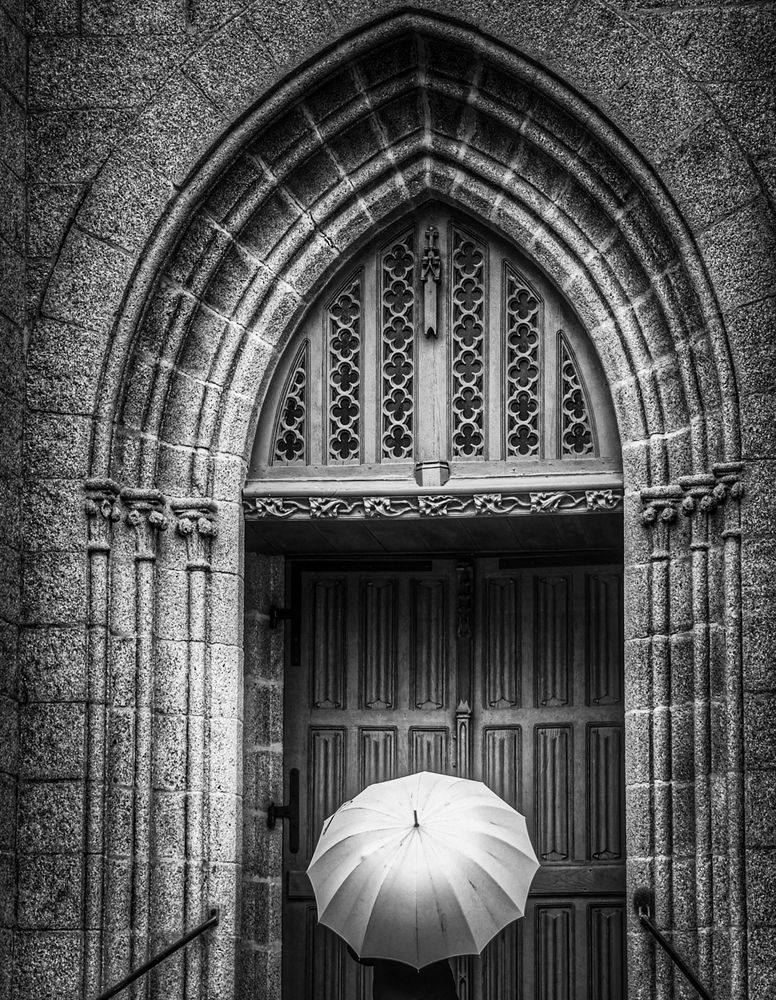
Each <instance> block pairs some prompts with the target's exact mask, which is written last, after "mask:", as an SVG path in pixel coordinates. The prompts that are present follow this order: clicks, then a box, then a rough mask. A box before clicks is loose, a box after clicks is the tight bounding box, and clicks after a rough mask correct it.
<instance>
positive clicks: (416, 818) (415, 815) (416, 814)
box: [412, 809, 420, 826]
mask: <svg viewBox="0 0 776 1000" xmlns="http://www.w3.org/2000/svg"><path fill="white" fill-rule="evenodd" d="M412 815H413V816H414V817H415V826H420V823H418V810H417V809H413V810H412Z"/></svg>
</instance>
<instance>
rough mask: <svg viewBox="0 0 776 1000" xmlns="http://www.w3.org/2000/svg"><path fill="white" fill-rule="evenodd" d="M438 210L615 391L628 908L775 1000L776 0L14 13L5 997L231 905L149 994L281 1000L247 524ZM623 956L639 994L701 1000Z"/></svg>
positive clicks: (83, 999) (8, 20) (728, 981)
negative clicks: (275, 406) (299, 372)
mask: <svg viewBox="0 0 776 1000" xmlns="http://www.w3.org/2000/svg"><path fill="white" fill-rule="evenodd" d="M397 39H399V42H398V43H397V41H396V40H397ZM374 52H379V53H380V57H379V58H374ZM418 66H421V67H422V72H420V71H419V69H418ZM515 66H518V68H517V69H515V68H514V67H515ZM526 66H528V67H531V69H530V72H529V71H527V70H526V69H525V67H526ZM510 67H511V68H510ZM418 80H421V81H422V85H421V83H418V82H417V81H418ZM537 136H541V137H543V138H541V139H539V138H536V137H537ZM542 143H544V145H542ZM464 148H465V149H466V152H467V156H466V158H464V157H461V162H460V163H458V164H457V165H455V166H453V167H451V166H450V163H451V162H453V163H455V156H456V155H458V154H457V152H456V151H457V150H461V149H464ZM464 159H465V160H466V163H465V164H464V162H463V161H464ZM458 167H460V170H461V172H460V173H458V172H457V170H458ZM464 168H465V170H466V171H468V172H467V173H464V172H463V171H464ZM510 178H511V180H510ZM518 181H519V183H518ZM427 184H433V186H434V190H435V192H436V193H438V194H439V193H441V194H442V195H443V196H445V197H447V198H449V199H450V200H453V201H458V202H460V203H461V204H463V205H465V206H466V208H467V210H469V211H471V212H473V213H475V214H476V213H480V214H482V215H483V216H484V217H487V218H488V219H489V221H490V224H493V225H498V226H499V227H500V228H501V230H502V231H503V232H504V234H505V235H506V236H507V237H509V238H510V239H514V240H516V241H517V242H518V243H521V244H525V245H527V244H528V243H529V241H530V242H531V245H530V248H529V253H531V254H532V255H533V256H534V257H535V259H536V260H537V262H538V263H539V265H540V266H541V267H543V268H544V269H545V270H546V271H547V273H548V274H550V275H551V276H552V278H553V280H555V281H556V282H557V283H558V284H559V285H560V286H561V287H562V288H563V291H564V293H565V294H567V295H568V296H569V298H571V299H572V301H573V304H574V307H575V308H576V310H577V312H578V314H579V315H580V317H581V318H582V320H583V322H584V323H585V325H586V326H587V327H588V330H589V332H590V334H591V337H592V338H593V340H594V342H595V344H596V347H597V349H598V351H599V354H600V355H601V358H602V363H603V364H604V367H605V368H606V370H607V372H608V373H612V375H611V381H612V396H613V399H614V402H615V408H616V410H617V414H618V420H619V421H620V431H621V437H622V440H623V443H624V447H623V463H624V468H625V481H626V492H627V496H626V513H625V560H626V607H627V612H626V630H625V635H626V662H627V664H628V667H627V672H626V690H627V699H628V701H627V705H626V713H627V715H626V727H627V738H626V745H627V748H628V749H627V755H628V757H627V765H626V770H627V774H626V782H627V785H628V788H627V799H626V801H627V802H628V804H629V805H628V808H629V810H630V811H629V817H628V843H629V852H630V855H631V859H632V861H631V867H630V869H629V873H630V874H629V878H630V880H631V881H630V883H629V885H630V887H631V888H633V887H635V885H637V884H639V883H640V882H642V881H645V880H646V881H648V882H649V884H651V885H652V886H654V887H656V888H657V889H658V890H660V891H662V890H665V894H664V897H663V902H661V903H660V905H659V907H658V917H659V919H660V920H661V921H662V922H663V923H664V926H665V927H666V928H667V929H668V930H669V931H670V932H672V933H674V932H675V933H676V935H677V937H676V940H677V941H678V942H681V944H682V947H683V948H685V949H686V951H687V953H688V954H689V955H690V957H691V958H692V960H693V961H694V962H696V963H697V964H698V966H699V967H700V968H701V969H702V970H703V972H704V974H705V975H706V976H707V977H709V979H710V981H711V979H713V981H714V983H715V985H716V987H717V988H718V989H719V991H720V992H719V994H718V995H720V996H722V995H726V994H727V995H735V996H737V997H740V998H742V1000H766V998H768V997H772V996H774V995H776V963H774V959H773V955H774V952H775V950H776V916H775V915H774V912H773V907H772V906H770V905H769V901H770V900H771V899H772V898H773V887H774V885H776V739H774V720H775V719H776V638H775V636H776V584H774V577H773V567H774V565H775V564H776V541H774V530H773V525H774V523H775V521H776V491H775V490H774V485H773V484H774V478H775V477H776V4H774V3H772V2H765V0H752V2H747V3H739V2H702V3H699V2H697V0H693V2H690V0H611V2H603V0H546V2H542V3H537V2H536V0H513V2H509V3H506V4H504V5H502V6H501V7H495V6H494V5H493V4H492V3H490V2H483V0H468V2H466V3H463V2H460V0H428V2H427V3H426V4H424V5H423V6H422V7H421V6H417V7H416V6H413V5H406V4H404V3H395V4H394V3H391V2H389V0H377V2H375V0H370V2H367V0H326V2H324V0H0V202H1V203H0V491H1V494H2V499H3V505H2V510H3V517H2V519H1V520H0V997H2V998H6V997H7V998H8V1000H38V998H41V1000H42V998H44V997H50V996H55V995H56V996H58V997H63V998H66V1000H91V998H92V997H94V996H96V995H97V993H98V992H99V988H100V987H101V986H102V987H107V986H108V985H110V983H111V982H112V981H114V980H115V979H117V978H119V977H120V976H121V975H123V974H124V973H125V972H126V971H127V970H128V968H130V967H131V966H134V965H136V964H138V962H140V961H142V960H143V959H144V958H145V957H146V956H147V955H148V954H150V953H151V952H153V951H155V950H157V949H158V948H160V947H162V946H163V945H164V944H165V943H167V942H168V941H170V940H172V939H173V938H174V937H175V936H176V935H177V934H180V933H181V932H182V931H183V930H184V929H185V928H187V927H189V926H191V925H193V924H194V923H196V922H198V921H199V920H200V919H201V918H202V915H203V914H205V913H206V911H207V907H208V905H209V903H211V902H217V903H218V904H219V905H220V907H221V914H222V917H221V921H222V922H221V924H220V926H219V929H218V931H217V933H216V934H215V935H212V936H211V937H210V938H209V939H208V941H207V942H206V943H200V944H198V945H195V946H192V948H190V949H189V950H188V951H187V953H186V954H185V956H178V957H177V958H176V959H175V960H174V961H173V962H172V963H170V964H169V965H168V966H166V967H163V968H162V969H161V970H160V971H159V972H157V973H155V974H154V976H153V977H152V979H151V980H150V981H149V983H148V985H147V987H146V988H147V989H148V991H149V992H148V995H149V996H152V997H160V998H161V997H165V998H168V997H169V998H173V997H174V998H178V997H181V998H182V997H183V996H184V986H185V996H186V997H187V998H189V997H197V998H200V997H201V998H204V997H209V996H218V997H223V998H227V1000H228V998H233V997H241V998H242V997H244V998H248V997H253V998H259V1000H270V998H274V1000H280V938H281V930H280V906H281V895H282V892H281V888H282V877H281V876H282V871H281V858H280V856H279V851H278V842H277V840H276V839H273V838H271V837H269V836H268V835H267V832H266V827H265V825H264V824H265V809H266V804H267V802H268V801H269V800H270V799H271V798H275V800H276V801H278V800H279V799H280V797H281V796H282V736H283V728H282V726H283V683H282V673H283V649H282V640H281V639H280V638H279V633H278V632H275V631H272V630H270V629H269V628H268V614H269V608H270V606H271V605H272V604H281V603H282V601H283V599H284V583H283V565H282V560H280V559H271V558H266V557H259V556H256V555H255V554H251V553H248V554H245V553H244V552H243V548H244V541H243V524H242V514H241V506H240V499H241V498H240V491H241V489H242V485H243V482H244V479H245V473H246V468H247V461H248V458H249V456H250V450H251V445H252V439H253V433H254V431H255V427H256V420H257V408H258V405H259V403H260V400H261V394H262V392H263V391H264V388H265V381H264V379H265V374H266V373H267V371H268V370H270V368H271V365H272V364H273V363H274V360H275V359H276V358H277V355H278V352H279V350H280V349H281V348H282V345H283V343H284V338H285V336H286V335H287V331H288V329H289V327H290V324H292V323H293V321H294V320H295V318H296V317H297V316H298V315H299V312H300V310H301V309H302V308H303V306H304V305H305V304H306V303H307V302H308V301H309V299H310V296H312V295H313V294H314V292H315V289H316V288H317V287H318V284H319V283H320V281H322V280H323V277H324V276H325V275H326V274H328V273H329V272H330V269H331V268H332V267H334V266H336V261H337V260H338V259H339V257H340V256H341V255H342V254H343V253H346V252H347V251H348V248H350V247H352V246H354V245H356V244H357V241H358V240H359V239H361V238H362V237H364V236H366V235H368V234H369V233H370V232H371V231H373V230H374V228H375V227H376V226H378V225H379V223H380V222H381V220H385V219H387V218H390V217H391V213H392V212H394V211H396V210H400V209H401V207H402V206H403V205H405V204H406V203H407V200H408V199H410V198H420V197H422V195H423V190H424V185H427ZM526 206H529V207H526ZM531 212H533V213H535V214H534V215H530V213H531ZM529 216H530V217H531V218H533V219H536V220H539V222H536V223H535V224H534V230H535V231H532V229H531V226H530V225H529V224H528V223H527V222H526V219H527V218H529ZM605 317H609V318H610V319H606V318H605ZM611 317H614V319H611ZM610 320H611V321H610ZM704 475H705V477H706V478H705V479H704ZM674 487H675V489H674ZM672 489H674V492H671V490H672ZM650 490H651V491H652V492H649V491H650ZM661 490H662V492H661ZM715 490H716V493H715V492H714V491H715ZM640 491H646V492H640ZM647 494H648V495H647ZM642 501H643V502H642ZM281 631H282V630H281ZM696 675H697V676H700V675H703V676H704V677H707V678H708V684H707V688H706V690H705V693H703V692H701V693H699V688H698V686H697V684H695V682H694V680H693V678H694V677H695V676H696ZM694 684H695V686H694ZM715 712H716V713H718V715H715V714H714V713H715ZM704 713H705V714H704ZM698 719H701V720H703V719H706V720H707V721H708V720H709V719H717V720H721V721H719V725H718V726H716V727H715V726H709V727H708V728H709V729H710V730H713V731H714V735H710V736H709V741H708V744H707V745H706V744H701V743H694V742H692V741H693V740H695V736H694V735H693V733H694V731H695V730H694V728H693V727H694V725H695V724H696V723H697V720H698ZM694 720H695V722H694ZM701 728H702V726H701ZM691 743H692V745H690V744H691ZM645 812H646V813H647V814H648V822H647V823H646V824H639V823H637V822H636V821H635V817H637V816H639V815H643V814H644V813H645ZM736 817H738V818H737V819H736ZM728 888H729V891H728ZM634 924H635V922H634ZM629 930H630V935H631V939H632V943H631V950H630V952H629V955H630V961H631V969H630V978H629V1000H635V998H637V997H638V998H644V1000H646V998H647V997H649V998H652V997H660V998H661V1000H668V998H669V997H674V996H677V997H679V996H684V995H686V994H685V993H683V992H682V990H683V987H682V986H681V985H679V980H678V979H677V980H676V981H675V980H674V978H673V977H672V976H671V975H670V973H669V972H668V971H667V970H666V968H665V967H664V966H663V965H662V964H660V963H658V964H657V965H656V964H655V962H654V959H653V958H652V957H651V956H652V952H651V951H650V950H649V949H647V948H646V946H645V945H643V943H642V941H641V938H640V937H639V932H638V929H637V927H635V926H634V925H631V926H630V928H629ZM715 935H717V936H716V937H715ZM714 942H718V943H719V942H723V944H724V950H723V951H720V952H719V954H723V955H724V956H733V957H732V958H731V959H730V961H729V962H728V960H727V958H726V959H725V960H724V961H722V960H720V959H716V960H715V959H714V957H713V954H712V952H713V948H712V944H713V943H714ZM720 947H721V946H720ZM731 969H732V970H733V971H732V972H731ZM731 977H732V978H731ZM733 986H734V987H735V989H734V992H729V991H730V989H731V988H732V987H733ZM143 995H144V994H143V993H138V996H143Z"/></svg>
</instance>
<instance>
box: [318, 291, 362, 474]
mask: <svg viewBox="0 0 776 1000" xmlns="http://www.w3.org/2000/svg"><path fill="white" fill-rule="evenodd" d="M326 325H327V329H328V354H329V446H328V458H329V460H330V461H334V462H358V461H360V457H361V274H360V273H358V274H356V275H354V276H353V277H352V278H351V279H350V280H349V281H347V282H346V283H345V285H344V286H343V287H342V289H341V290H340V292H339V293H338V295H337V296H336V297H335V298H334V300H333V301H332V302H331V304H330V305H329V308H328V311H327V317H326Z"/></svg>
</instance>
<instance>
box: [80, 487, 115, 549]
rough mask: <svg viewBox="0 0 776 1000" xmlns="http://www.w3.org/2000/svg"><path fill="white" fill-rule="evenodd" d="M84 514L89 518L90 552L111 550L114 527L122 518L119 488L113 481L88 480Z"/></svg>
mask: <svg viewBox="0 0 776 1000" xmlns="http://www.w3.org/2000/svg"><path fill="white" fill-rule="evenodd" d="M85 490H86V499H85V500H84V512H85V514H86V518H87V525H88V533H89V541H88V548H89V551H90V552H108V551H109V550H110V542H111V534H112V528H113V525H114V524H115V523H116V522H117V521H118V520H119V518H120V517H121V510H120V508H119V505H118V497H119V487H118V485H117V484H116V483H114V482H113V480H111V479H87V481H86V484H85Z"/></svg>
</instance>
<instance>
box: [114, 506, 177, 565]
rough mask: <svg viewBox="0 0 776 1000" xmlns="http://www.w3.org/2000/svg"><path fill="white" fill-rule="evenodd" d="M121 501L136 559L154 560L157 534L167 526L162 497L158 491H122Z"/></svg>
mask: <svg viewBox="0 0 776 1000" xmlns="http://www.w3.org/2000/svg"><path fill="white" fill-rule="evenodd" d="M121 499H122V500H123V502H124V506H125V508H126V511H127V513H126V515H125V518H124V520H125V522H126V524H127V526H128V527H129V529H130V530H131V531H132V532H133V534H134V538H135V555H136V557H137V558H138V559H154V558H155V557H156V550H157V543H158V538H159V533H160V532H162V531H165V530H166V529H167V524H168V518H167V517H166V516H165V513H164V496H163V495H162V494H161V493H159V491H158V490H134V489H126V490H122V493H121Z"/></svg>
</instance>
